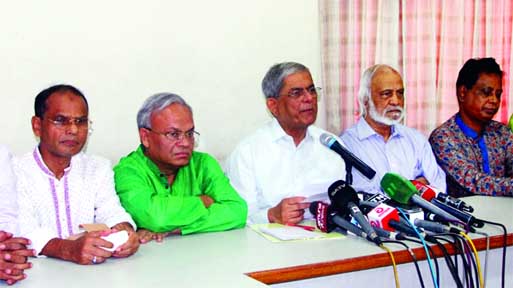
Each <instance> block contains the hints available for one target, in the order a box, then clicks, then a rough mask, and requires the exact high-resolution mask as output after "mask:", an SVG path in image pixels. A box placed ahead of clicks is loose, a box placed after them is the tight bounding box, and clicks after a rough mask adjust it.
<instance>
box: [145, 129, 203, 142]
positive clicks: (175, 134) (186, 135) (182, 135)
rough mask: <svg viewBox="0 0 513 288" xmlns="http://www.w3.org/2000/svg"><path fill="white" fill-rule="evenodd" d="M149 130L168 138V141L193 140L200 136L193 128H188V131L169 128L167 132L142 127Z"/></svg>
mask: <svg viewBox="0 0 513 288" xmlns="http://www.w3.org/2000/svg"><path fill="white" fill-rule="evenodd" d="M144 129H146V130H148V131H150V132H153V133H155V134H158V135H161V136H164V137H166V138H167V139H168V140H170V141H173V142H178V141H181V140H183V139H187V140H189V141H195V140H197V138H198V137H199V136H200V133H199V132H197V131H194V130H189V131H185V132H183V131H180V130H171V131H168V132H158V131H155V130H153V129H151V128H144Z"/></svg>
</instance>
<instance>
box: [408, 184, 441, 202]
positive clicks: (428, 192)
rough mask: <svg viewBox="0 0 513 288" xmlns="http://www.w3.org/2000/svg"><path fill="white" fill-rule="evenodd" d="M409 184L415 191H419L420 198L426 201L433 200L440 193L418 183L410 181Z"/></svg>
mask: <svg viewBox="0 0 513 288" xmlns="http://www.w3.org/2000/svg"><path fill="white" fill-rule="evenodd" d="M410 182H411V183H412V184H413V185H414V186H415V188H416V189H417V191H419V193H420V195H421V196H422V198H424V199H426V200H427V201H431V199H433V198H435V197H436V196H437V195H438V194H439V193H440V191H438V190H436V189H435V188H433V187H431V186H429V185H426V184H424V183H422V182H420V181H417V180H411V181H410Z"/></svg>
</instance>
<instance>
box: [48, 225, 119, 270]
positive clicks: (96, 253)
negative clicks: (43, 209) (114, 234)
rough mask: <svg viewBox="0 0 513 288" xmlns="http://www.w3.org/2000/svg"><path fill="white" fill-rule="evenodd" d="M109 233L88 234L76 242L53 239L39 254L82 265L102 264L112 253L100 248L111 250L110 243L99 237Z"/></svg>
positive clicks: (108, 231)
mask: <svg viewBox="0 0 513 288" xmlns="http://www.w3.org/2000/svg"><path fill="white" fill-rule="evenodd" d="M110 233H111V231H110V230H107V231H95V232H88V233H85V234H84V236H82V237H80V238H78V239H76V240H67V239H60V238H54V239H52V240H50V241H48V243H46V246H45V247H44V248H43V250H42V251H41V254H42V255H46V256H49V257H54V258H60V259H63V260H67V261H72V262H75V263H78V264H82V265H88V264H98V263H103V262H105V260H106V259H107V258H109V257H111V256H112V253H111V252H109V251H107V250H105V249H103V248H102V247H105V248H112V243H110V242H109V241H107V240H104V239H102V238H101V236H107V235H108V234H110Z"/></svg>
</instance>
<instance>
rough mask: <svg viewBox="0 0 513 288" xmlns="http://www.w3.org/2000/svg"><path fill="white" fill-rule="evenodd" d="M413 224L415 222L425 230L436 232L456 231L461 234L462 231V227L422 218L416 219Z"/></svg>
mask: <svg viewBox="0 0 513 288" xmlns="http://www.w3.org/2000/svg"><path fill="white" fill-rule="evenodd" d="M413 224H415V226H417V227H420V228H422V229H424V230H428V231H431V232H435V233H456V234H459V233H460V231H461V230H460V229H457V228H453V227H448V226H445V225H442V224H440V223H436V222H433V221H427V220H422V219H415V221H414V222H413Z"/></svg>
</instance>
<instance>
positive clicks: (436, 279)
mask: <svg viewBox="0 0 513 288" xmlns="http://www.w3.org/2000/svg"><path fill="white" fill-rule="evenodd" d="M397 211H399V212H400V213H401V214H402V215H403V217H405V218H407V217H406V213H404V211H403V209H401V208H399V207H397ZM408 224H409V225H410V226H411V227H412V228H413V230H414V231H415V233H416V234H417V237H418V238H419V239H420V241H422V246H424V251H425V252H426V258H427V259H428V264H429V270H430V271H431V279H432V280H433V285H434V286H435V288H438V283H439V280H440V278H439V273H435V271H434V270H433V260H431V256H429V252H428V250H427V247H428V245H427V244H426V241H424V237H422V235H420V233H419V231H418V230H417V228H416V227H415V225H413V224H412V223H411V222H409V221H408ZM434 256H435V254H433V258H435V257H434ZM437 272H438V271H437Z"/></svg>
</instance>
